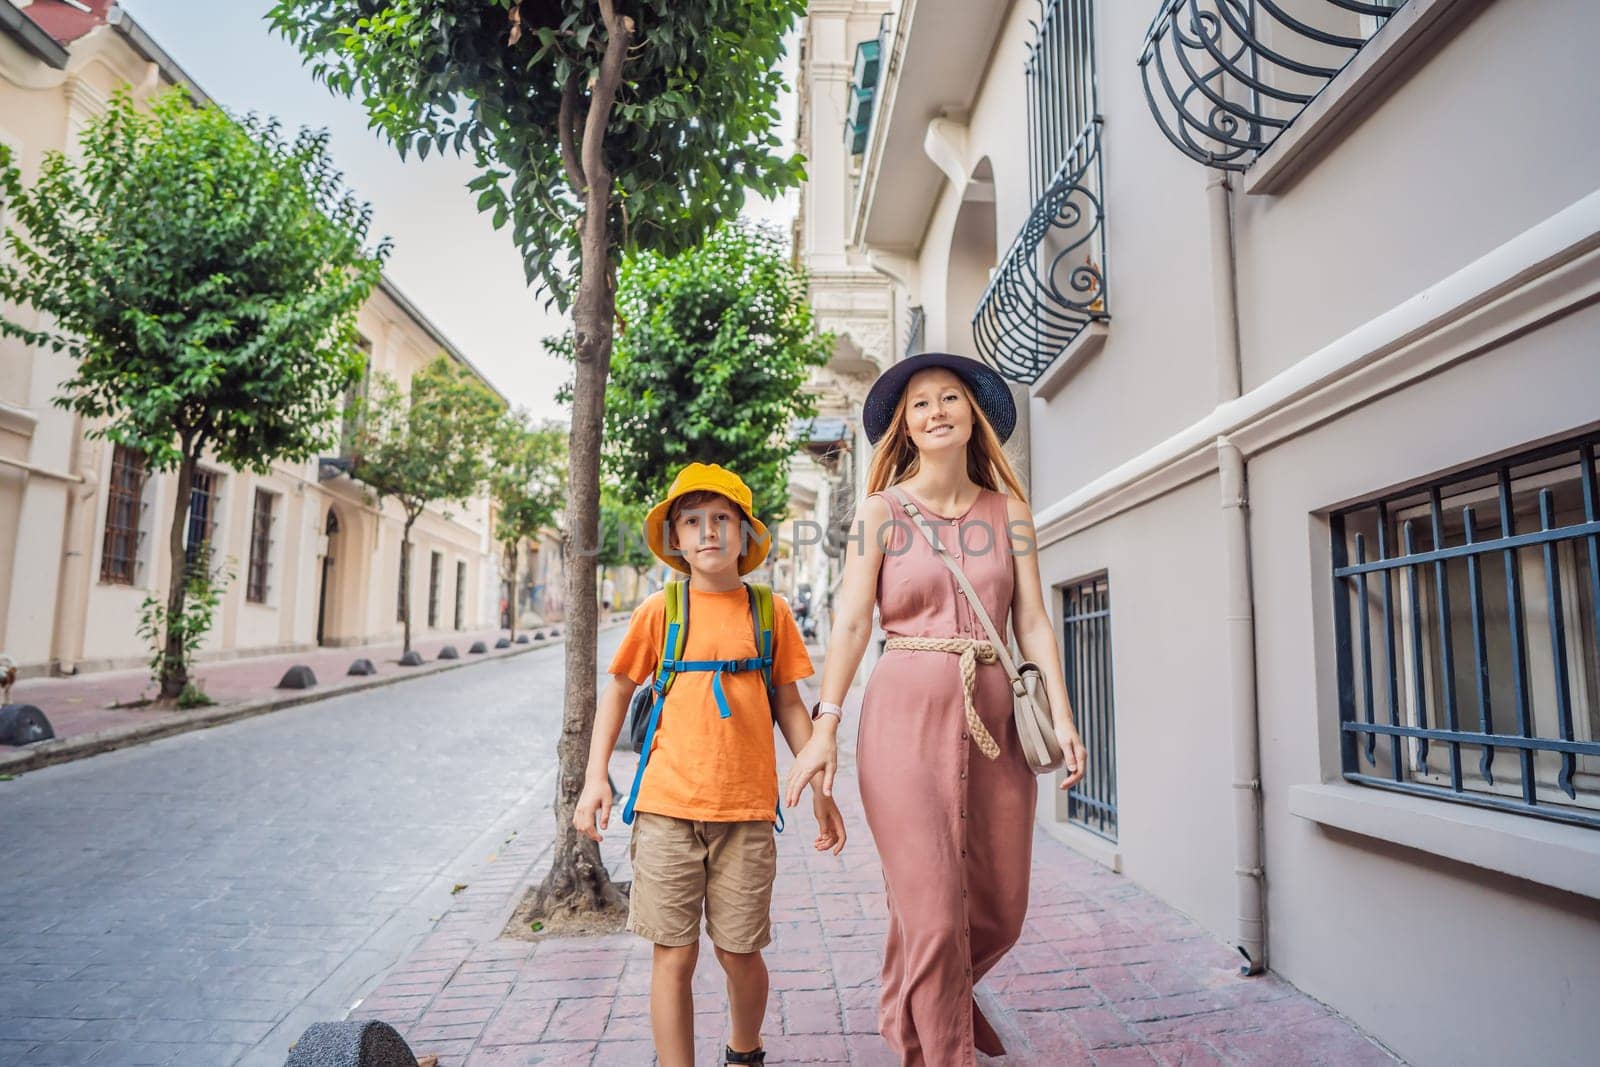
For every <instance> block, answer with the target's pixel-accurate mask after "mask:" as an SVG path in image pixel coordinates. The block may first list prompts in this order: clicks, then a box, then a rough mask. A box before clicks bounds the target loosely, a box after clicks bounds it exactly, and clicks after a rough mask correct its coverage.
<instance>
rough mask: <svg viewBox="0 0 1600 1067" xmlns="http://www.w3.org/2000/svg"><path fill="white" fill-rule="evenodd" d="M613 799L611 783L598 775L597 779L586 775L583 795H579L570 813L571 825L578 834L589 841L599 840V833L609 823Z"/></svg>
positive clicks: (603, 776)
mask: <svg viewBox="0 0 1600 1067" xmlns="http://www.w3.org/2000/svg"><path fill="white" fill-rule="evenodd" d="M613 799H614V797H613V795H612V792H611V783H610V782H609V781H607V780H606V777H605V775H600V776H599V778H598V779H597V778H596V777H595V776H594V775H592V774H591V775H586V776H585V777H584V780H583V793H582V794H581V795H579V797H578V806H577V807H576V808H575V809H573V812H572V825H573V826H574V827H575V828H576V829H577V831H578V833H580V834H582V835H583V836H584V837H587V838H588V839H589V840H591V841H598V840H600V831H601V830H604V829H605V828H606V826H607V825H608V824H609V823H610V822H611V804H612V801H613Z"/></svg>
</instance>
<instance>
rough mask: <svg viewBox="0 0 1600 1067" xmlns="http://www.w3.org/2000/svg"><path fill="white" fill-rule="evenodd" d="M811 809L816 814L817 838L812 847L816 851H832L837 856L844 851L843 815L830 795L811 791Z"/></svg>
mask: <svg viewBox="0 0 1600 1067" xmlns="http://www.w3.org/2000/svg"><path fill="white" fill-rule="evenodd" d="M811 810H812V811H813V812H814V813H815V814H816V816H817V840H816V841H815V842H814V844H813V847H815V848H816V850H817V851H818V852H832V853H833V854H834V855H835V856H837V855H838V854H839V853H840V852H842V851H844V839H845V832H844V815H843V814H842V813H840V811H839V805H837V804H835V803H834V802H833V798H832V797H826V796H823V795H822V794H821V793H818V792H817V791H816V790H814V789H813V790H812V791H811Z"/></svg>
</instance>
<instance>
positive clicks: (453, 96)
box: [267, 0, 805, 308]
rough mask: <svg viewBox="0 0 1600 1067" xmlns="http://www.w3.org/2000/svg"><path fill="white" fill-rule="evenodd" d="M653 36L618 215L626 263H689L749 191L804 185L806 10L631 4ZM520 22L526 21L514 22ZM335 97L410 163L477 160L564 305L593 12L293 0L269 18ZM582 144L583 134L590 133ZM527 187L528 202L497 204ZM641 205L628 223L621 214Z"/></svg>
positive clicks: (642, 38)
mask: <svg viewBox="0 0 1600 1067" xmlns="http://www.w3.org/2000/svg"><path fill="white" fill-rule="evenodd" d="M616 6H617V11H618V14H619V15H621V16H625V17H627V18H630V19H632V21H633V24H634V25H635V26H636V27H637V35H636V37H635V39H634V41H633V44H632V46H631V47H630V49H629V51H628V55H627V59H626V62H625V63H624V65H623V71H622V77H623V82H622V87H621V90H620V93H619V96H618V99H617V103H616V106H615V107H614V108H613V110H612V112H611V115H610V122H609V124H608V125H607V126H606V129H605V137H604V146H603V153H604V160H605V162H606V164H607V167H608V169H609V171H610V172H611V173H612V174H614V175H615V176H616V180H615V187H614V189H613V195H612V198H611V204H612V209H611V213H610V216H609V218H608V219H607V223H608V228H609V230H610V233H611V236H612V241H613V244H614V246H615V247H614V248H613V249H612V250H610V252H609V254H611V255H612V256H613V257H614V256H615V254H616V253H617V252H630V251H642V252H659V253H662V254H665V255H673V254H675V253H677V252H680V251H683V250H684V249H687V248H692V247H693V246H695V245H696V244H698V243H699V242H700V241H701V240H702V239H704V237H705V236H706V235H707V234H708V233H709V232H710V231H711V230H712V229H713V228H715V227H716V226H717V224H719V223H720V222H722V221H724V220H727V219H732V218H734V217H735V216H736V215H737V214H738V212H739V210H740V208H741V207H742V205H743V203H744V197H745V191H746V189H752V190H756V191H758V192H760V193H761V194H762V195H765V196H773V195H776V194H777V193H780V192H782V191H783V190H784V189H787V188H790V187H792V186H794V185H796V184H797V183H798V181H799V179H800V175H801V170H800V161H799V159H798V157H788V158H786V157H784V156H781V155H778V154H775V153H774V151H773V149H774V148H776V147H777V142H776V140H775V139H774V138H773V137H772V136H771V128H772V125H773V122H774V118H775V115H776V104H777V100H778V97H779V94H780V92H781V90H782V84H781V76H780V74H779V73H778V72H777V70H776V69H775V68H776V65H777V62H778V59H779V58H780V56H781V54H782V47H783V46H782V39H783V35H784V33H785V32H786V31H787V30H788V28H789V27H790V26H791V25H792V24H793V22H794V20H795V19H796V18H797V17H798V16H800V15H801V14H803V13H804V11H805V4H804V3H803V2H802V0H744V2H741V3H737V4H728V3H724V2H721V0H618V2H617V5H616ZM513 13H514V14H513ZM267 18H268V21H269V22H270V24H271V25H272V28H273V29H274V30H275V31H276V32H278V33H280V34H282V35H283V36H284V37H286V38H287V39H288V40H289V41H291V42H292V43H293V44H294V45H295V47H296V48H298V49H299V50H300V52H301V54H302V55H303V56H304V57H305V59H306V61H307V62H308V64H309V65H310V67H311V70H312V72H313V74H314V75H315V76H316V77H317V78H318V79H319V80H321V81H322V82H324V83H325V84H327V85H328V86H329V88H331V89H333V90H334V91H336V92H339V93H342V94H344V95H346V96H351V97H354V98H357V99H359V100H361V101H362V103H363V104H364V106H365V107H366V109H367V113H368V116H369V117H370V119H371V123H372V126H373V127H374V128H375V129H377V130H379V131H380V132H381V133H382V134H383V135H384V136H386V137H387V138H389V139H390V140H391V141H392V142H393V143H394V144H395V146H396V148H397V149H398V150H399V151H400V152H401V154H402V155H404V154H405V153H406V152H407V151H408V150H412V149H414V150H415V151H417V152H418V153H419V154H424V155H425V154H426V153H427V152H429V151H441V152H442V151H445V150H446V149H447V148H448V149H450V150H452V151H456V152H468V153H471V154H472V156H473V158H474V160H475V161H476V163H477V165H478V166H479V168H480V169H481V170H483V171H484V175H485V176H486V175H488V174H490V173H495V174H497V177H496V178H495V179H493V180H492V181H490V182H487V183H485V184H484V185H481V186H480V185H479V184H478V183H477V180H475V181H474V182H473V183H472V184H471V186H470V187H471V188H472V190H473V191H474V192H476V193H478V194H479V196H478V210H479V211H483V212H488V213H490V214H491V215H492V221H493V223H494V225H495V227H496V228H501V227H505V226H508V225H509V227H510V229H511V234H512V237H513V239H514V240H515V241H516V243H517V246H518V248H519V249H520V250H521V251H522V255H523V262H524V270H525V272H526V274H527V277H528V280H529V282H530V284H533V283H536V284H538V285H539V286H540V287H541V288H542V289H543V290H545V291H546V292H548V293H549V294H550V295H551V297H552V298H553V299H554V300H555V302H556V303H557V304H559V305H560V306H561V307H563V308H565V307H566V306H567V304H568V302H569V301H570V299H571V296H572V288H573V285H572V278H571V275H572V271H573V267H574V266H575V265H576V264H577V263H578V262H579V260H580V251H581V249H580V243H579V234H578V222H579V220H580V218H581V217H582V214H583V210H584V205H583V202H582V199H581V198H580V196H579V195H578V193H577V192H576V191H575V190H574V189H573V188H572V184H571V183H570V182H569V180H568V177H567V168H566V165H565V164H564V163H563V159H562V153H561V149H560V141H561V137H560V133H561V131H560V118H561V97H562V89H563V86H564V85H565V84H566V83H567V80H568V78H567V76H568V74H569V72H572V71H576V72H577V74H578V77H577V79H576V85H577V86H579V87H580V89H579V92H578V99H577V100H576V101H575V105H576V106H575V120H576V126H577V128H578V130H579V131H581V130H582V128H583V122H584V118H585V116H586V114H587V111H588V104H589V95H588V93H589V90H588V86H590V85H591V84H592V83H593V82H594V79H595V77H596V76H597V74H598V72H599V68H600V61H601V57H602V55H603V54H604V51H605V46H606V39H607V33H606V28H605V25H604V22H603V21H602V18H601V14H600V8H599V5H597V4H595V3H593V2H592V0H542V2H540V3H532V2H523V3H511V2H509V0H494V2H484V0H388V2H386V3H383V4H381V5H380V4H376V3H373V2H372V0H277V2H276V3H275V4H274V5H273V7H272V9H271V11H270V12H269V13H268V15H267ZM579 140H581V132H580V134H579ZM500 177H511V178H513V180H514V184H515V190H514V193H513V194H512V195H509V196H507V197H503V198H500V197H490V196H487V195H486V192H487V190H488V188H489V187H490V186H491V185H493V184H496V183H498V182H499V180H500ZM624 200H625V201H626V204H627V220H626V223H625V222H624V219H623V215H622V208H621V205H622V203H623V201H624Z"/></svg>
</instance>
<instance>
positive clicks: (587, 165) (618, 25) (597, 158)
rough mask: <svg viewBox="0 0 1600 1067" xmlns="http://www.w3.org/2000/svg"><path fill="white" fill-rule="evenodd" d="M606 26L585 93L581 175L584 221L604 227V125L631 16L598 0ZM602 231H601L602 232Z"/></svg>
mask: <svg viewBox="0 0 1600 1067" xmlns="http://www.w3.org/2000/svg"><path fill="white" fill-rule="evenodd" d="M600 17H601V18H602V19H604V20H605V25H606V52H605V56H604V57H603V58H602V59H601V60H600V73H599V74H598V75H597V76H596V78H595V82H594V86H593V88H592V89H591V90H590V93H589V114H588V116H587V120H586V121H585V123H584V128H583V174H584V177H585V178H586V179H587V180H588V203H587V205H586V212H585V213H586V214H587V216H588V218H587V223H588V225H590V226H596V225H599V226H604V225H605V224H606V215H607V214H608V213H609V209H610V206H611V171H610V169H609V168H608V167H607V166H606V152H605V144H606V127H607V126H609V125H610V124H611V109H612V107H613V106H614V105H615V104H616V102H617V90H618V89H619V88H620V87H621V85H622V63H623V60H624V59H626V58H627V55H628V42H629V41H630V40H631V39H632V37H633V19H632V18H630V17H629V16H627V15H622V16H620V17H619V16H618V15H617V8H616V4H615V3H614V0H600ZM602 232H603V231H602Z"/></svg>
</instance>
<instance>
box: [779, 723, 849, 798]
mask: <svg viewBox="0 0 1600 1067" xmlns="http://www.w3.org/2000/svg"><path fill="white" fill-rule="evenodd" d="M838 728H839V720H838V718H837V717H835V716H833V715H819V716H818V717H817V721H816V723H815V725H814V726H813V728H812V734H811V740H809V741H807V742H806V744H805V747H804V748H802V749H801V750H800V751H799V752H796V753H795V756H794V765H793V766H791V767H790V768H789V777H788V778H787V779H786V780H785V782H784V787H783V806H784V807H786V808H792V807H794V806H795V805H796V804H798V803H800V794H801V793H802V792H804V790H805V787H806V783H807V782H811V783H812V791H813V792H817V793H818V795H820V796H824V797H831V796H833V775H834V772H835V771H836V770H838V768H839V746H838V745H837V744H836V743H835V741H834V734H835V732H836V731H837V730H838ZM819 773H820V774H821V775H822V788H821V790H820V791H819V790H817V788H816V783H815V781H814V779H815V778H816V776H817V775H818V774H819Z"/></svg>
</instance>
